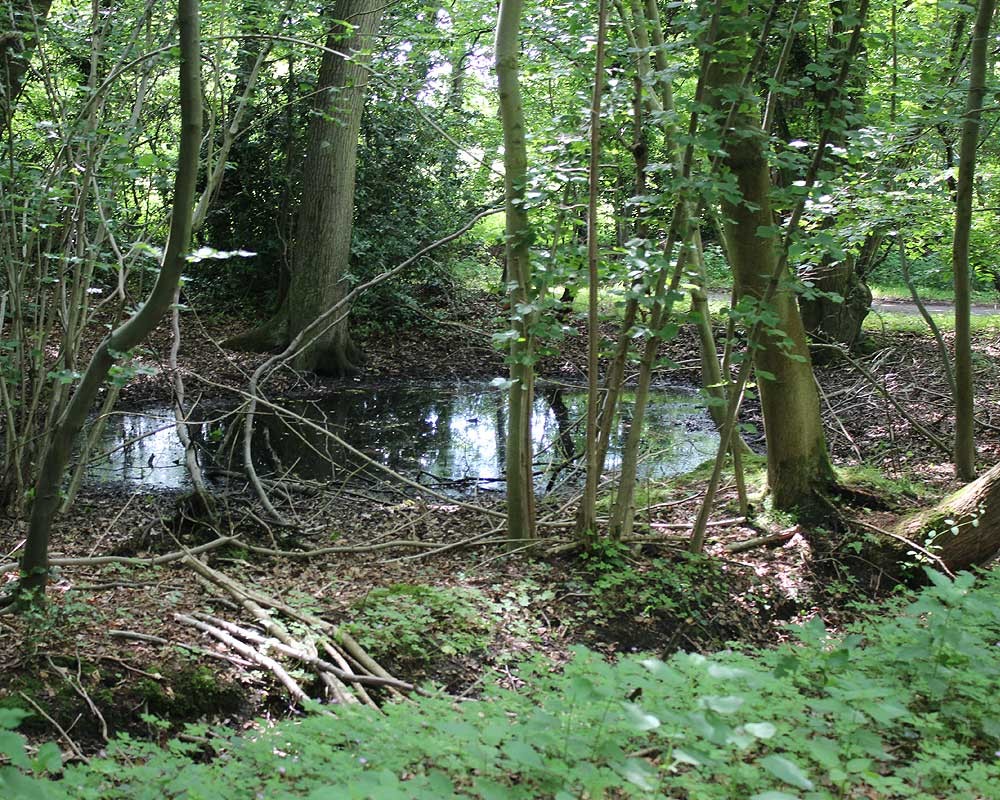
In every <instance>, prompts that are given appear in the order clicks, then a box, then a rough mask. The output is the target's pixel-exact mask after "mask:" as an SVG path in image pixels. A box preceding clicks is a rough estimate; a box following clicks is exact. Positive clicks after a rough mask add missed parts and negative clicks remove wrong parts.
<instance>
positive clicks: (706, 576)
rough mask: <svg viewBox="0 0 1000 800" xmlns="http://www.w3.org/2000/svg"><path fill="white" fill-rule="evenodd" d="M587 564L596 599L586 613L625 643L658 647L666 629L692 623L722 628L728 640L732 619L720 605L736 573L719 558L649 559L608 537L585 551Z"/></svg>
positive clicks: (684, 555)
mask: <svg viewBox="0 0 1000 800" xmlns="http://www.w3.org/2000/svg"><path fill="white" fill-rule="evenodd" d="M583 564H584V578H585V580H586V581H587V582H588V583H589V585H590V595H591V598H592V601H591V604H590V607H589V608H588V610H587V612H586V614H587V616H588V617H589V618H590V619H591V620H592V621H593V622H594V623H595V624H597V625H598V626H600V627H604V628H607V629H609V630H610V631H611V632H613V633H616V636H618V638H619V639H620V643H621V644H624V645H636V644H637V645H638V646H640V647H644V648H645V647H656V646H659V645H660V644H666V642H667V639H666V638H665V637H664V636H662V635H660V634H661V633H663V632H665V631H667V630H668V629H669V630H670V631H674V632H676V631H677V630H679V629H680V628H681V627H684V626H691V625H695V626H699V627H701V628H702V629H703V630H704V631H709V629H715V628H718V631H717V632H718V633H719V634H720V635H719V637H718V638H719V643H720V644H721V643H722V642H724V641H725V639H726V634H727V632H728V628H729V620H728V619H727V618H726V615H725V614H723V613H721V609H719V608H718V606H719V604H720V603H721V602H722V601H723V599H724V598H728V597H730V596H731V595H732V593H733V589H734V587H733V580H734V576H732V575H728V574H726V573H725V572H724V571H723V569H722V567H721V566H720V564H719V563H718V562H717V561H714V560H712V559H710V558H707V557H704V556H699V555H692V554H688V553H679V554H677V555H675V556H673V557H671V558H669V559H667V558H653V559H646V558H641V557H636V556H634V555H633V554H632V551H631V549H630V548H629V547H628V546H627V545H623V544H621V543H618V542H613V541H607V540H604V541H598V542H597V543H595V544H594V546H593V547H592V548H591V549H590V550H589V551H588V552H587V553H585V554H584V556H583ZM710 617H711V622H709V620H708V618H710ZM637 624H638V626H639V627H637ZM643 626H644V627H643ZM735 632H736V631H732V633H735ZM618 634H620V635H618Z"/></svg>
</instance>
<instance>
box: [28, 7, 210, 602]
mask: <svg viewBox="0 0 1000 800" xmlns="http://www.w3.org/2000/svg"><path fill="white" fill-rule="evenodd" d="M198 5H199V4H198V0H179V2H178V11H177V20H178V26H179V28H180V53H181V59H180V100H181V139H180V149H179V153H178V158H177V175H176V178H175V181H174V197H173V208H172V213H171V219H170V233H169V235H168V238H167V246H166V251H165V253H164V255H163V263H162V264H161V266H160V273H159V275H158V276H157V279H156V283H155V284H154V286H153V289H152V291H151V292H150V294H149V297H148V298H147V299H146V302H145V303H144V304H143V305H141V306H140V307H139V309H138V310H137V311H136V312H135V314H133V315H132V316H131V317H130V318H129V319H128V320H127V321H126V322H125V323H124V324H122V325H121V326H120V327H118V328H116V329H115V330H113V331H112V332H111V333H110V334H109V335H108V337H107V338H106V339H104V341H103V342H101V344H100V345H98V347H97V350H96V351H95V352H94V355H93V357H92V358H91V360H90V363H89V364H88V365H87V369H86V371H85V372H84V373H83V376H82V377H81V379H80V383H79V385H78V386H77V387H76V390H75V391H74V393H73V397H72V398H71V399H70V401H69V404H68V406H67V407H66V411H65V412H64V413H63V415H62V416H61V417H60V419H59V421H58V423H57V424H56V427H55V430H54V431H53V432H52V435H51V438H50V440H49V445H48V448H47V449H46V451H45V455H44V457H43V459H42V465H41V469H40V470H39V474H38V479H37V480H36V482H35V498H34V504H33V506H32V509H31V520H30V522H29V527H28V537H27V541H26V542H25V547H24V555H23V557H22V559H21V572H22V579H21V583H20V585H19V587H18V588H19V592H20V593H21V594H22V595H24V592H25V591H31V590H42V589H44V587H45V583H46V579H47V573H48V552H49V540H50V535H51V529H52V520H53V518H54V516H55V514H56V511H57V509H58V507H59V500H60V497H59V495H60V489H61V487H62V481H63V477H64V475H65V472H66V466H67V464H68V463H69V459H70V454H71V453H72V449H73V442H74V440H75V439H76V436H77V434H78V433H79V432H80V429H81V428H82V427H83V424H84V422H85V421H86V419H87V414H88V413H89V412H90V410H91V408H92V407H93V405H94V400H95V399H96V398H97V395H98V393H99V391H100V389H101V387H102V386H103V385H104V383H105V381H106V380H107V377H108V372H109V370H110V369H111V367H112V366H113V365H114V363H115V361H117V360H118V359H119V358H120V357H121V354H122V353H126V352H128V351H129V350H131V349H132V348H133V347H135V346H136V345H138V344H139V343H141V342H142V341H143V340H144V339H145V338H146V337H147V336H148V335H149V334H150V333H152V331H153V330H154V329H155V328H156V326H157V324H158V323H159V321H160V319H161V318H162V317H163V315H164V314H165V313H166V311H167V309H168V308H169V307H170V304H171V303H172V302H173V299H174V292H175V290H176V288H177V284H178V282H179V281H180V278H181V273H182V271H183V268H184V265H185V264H186V261H185V260H184V255H185V251H186V250H187V249H188V247H189V245H190V242H191V212H192V208H193V206H194V197H195V187H196V182H197V177H198V149H199V146H200V143H201V117H202V102H201V63H200V62H201V54H200V49H201V48H200V33H199V25H198V14H199V8H198Z"/></svg>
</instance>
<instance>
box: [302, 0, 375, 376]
mask: <svg viewBox="0 0 1000 800" xmlns="http://www.w3.org/2000/svg"><path fill="white" fill-rule="evenodd" d="M385 7H386V6H385V3H383V2H380V0H338V2H337V4H336V5H335V6H334V9H333V12H332V14H333V19H334V20H337V22H336V26H335V28H334V29H333V30H332V31H331V32H330V34H329V37H328V38H327V43H326V46H327V48H328V50H327V51H325V52H324V53H323V61H322V64H321V66H320V71H319V81H318V86H317V89H318V94H317V102H316V106H315V108H314V110H313V115H312V118H311V120H310V122H309V135H308V143H307V145H306V156H305V162H304V164H303V183H302V201H301V206H300V207H299V215H298V223H297V224H296V229H295V247H294V251H293V255H292V275H291V284H290V286H289V289H288V301H287V325H288V327H287V336H288V340H291V339H292V338H294V337H295V336H296V334H298V333H299V331H301V330H303V329H304V328H306V327H307V326H308V325H309V324H310V323H312V322H313V321H314V320H315V319H316V318H317V317H319V316H320V315H321V314H322V313H323V312H324V311H325V310H326V309H328V308H330V307H331V306H332V305H334V304H335V303H337V302H338V301H340V299H341V298H342V297H343V296H344V295H345V294H346V293H347V290H348V288H349V287H348V282H347V279H346V275H347V272H348V267H349V265H350V258H351V234H352V231H353V227H354V178H355V173H356V168H357V152H358V133H359V131H360V128H361V113H362V111H363V109H364V103H365V97H366V91H365V87H366V86H367V84H368V78H369V74H370V71H369V70H368V69H367V64H368V61H369V56H368V55H367V51H369V50H370V48H371V45H372V39H373V37H374V36H375V34H376V31H377V30H378V27H379V23H380V22H381V19H382V14H383V12H384V10H385ZM340 20H349V25H348V24H345V23H343V22H340ZM342 54H349V56H350V58H344V57H343V55H342ZM331 322H332V324H330V325H329V326H328V327H327V328H326V330H324V331H322V332H319V333H318V335H315V336H312V337H310V338H311V339H312V341H311V343H308V344H306V345H305V346H304V347H303V348H302V349H301V350H300V351H299V353H298V355H297V356H296V357H295V359H294V361H293V364H294V366H295V367H296V368H297V369H303V370H313V371H315V372H320V373H323V374H326V375H347V374H351V373H354V372H357V371H358V369H359V367H360V364H361V351H360V350H359V349H358V348H357V347H356V346H355V344H354V342H353V341H352V340H351V335H350V332H349V330H348V327H347V314H346V312H345V314H343V315H341V316H340V317H339V318H338V319H335V320H332V321H331Z"/></svg>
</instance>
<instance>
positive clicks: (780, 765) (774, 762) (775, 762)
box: [758, 755, 813, 791]
mask: <svg viewBox="0 0 1000 800" xmlns="http://www.w3.org/2000/svg"><path fill="white" fill-rule="evenodd" d="M758 763H759V764H760V765H761V766H762V767H763V768H764V769H766V770H767V771H768V772H770V773H771V774H772V775H773V776H774V777H775V778H777V779H778V780H779V781H784V782H785V783H787V784H789V785H791V786H796V787H798V788H799V789H805V790H806V791H812V788H813V782H812V781H811V780H809V778H808V777H807V776H806V774H805V772H803V771H802V769H801V768H800V767H799V765H798V764H796V763H795V762H794V761H789V760H788V759H787V758H785V757H784V756H778V755H770V756H765V757H764V758H762V759H761V760H760V761H759V762H758Z"/></svg>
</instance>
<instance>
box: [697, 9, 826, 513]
mask: <svg viewBox="0 0 1000 800" xmlns="http://www.w3.org/2000/svg"><path fill="white" fill-rule="evenodd" d="M731 24H732V25H733V27H731V28H730V34H729V35H730V36H733V37H734V38H733V39H730V46H733V47H736V48H739V47H740V45H739V42H741V41H743V39H744V38H745V34H743V33H742V32H740V31H739V30H738V29H737V28H738V22H736V21H734V22H733V23H731ZM740 61H741V59H735V60H734V59H733V58H731V57H729V58H727V59H725V60H722V59H717V60H715V61H714V63H713V68H712V70H711V73H710V81H709V83H710V85H711V86H712V88H713V91H712V95H713V103H714V104H715V105H716V107H718V108H727V107H728V103H727V101H726V100H725V99H724V97H725V96H726V94H727V93H729V95H730V96H731V93H732V92H733V91H734V90H737V89H738V87H740V86H741V81H742V74H741V71H740V66H739V64H740ZM733 128H734V130H733V131H732V133H731V135H730V136H729V137H728V139H727V142H726V151H727V155H726V158H725V165H726V167H727V168H728V169H729V171H730V172H731V173H732V175H733V177H735V178H736V181H737V184H738V187H739V197H740V198H741V199H740V200H739V201H738V202H734V201H733V199H732V197H731V196H730V195H726V196H725V199H723V201H722V212H723V213H722V216H723V219H724V229H725V236H726V241H727V243H728V245H729V257H730V259H731V261H732V267H733V273H734V274H733V280H734V291H735V292H736V296H737V297H738V298H743V297H747V296H748V297H751V298H754V299H756V300H760V299H762V298H763V297H764V296H765V294H766V293H767V291H768V284H769V282H770V281H771V276H772V275H775V274H776V271H777V268H778V266H779V262H778V253H777V251H776V249H775V242H776V240H775V238H774V236H773V235H771V236H762V235H761V231H774V230H775V219H774V214H773V213H772V211H771V176H770V171H769V168H768V163H767V158H766V156H765V152H764V142H765V136H764V133H763V131H761V129H760V125H759V124H758V122H757V118H756V109H755V107H754V106H753V105H752V104H751V103H750V102H749V100H748V102H747V103H746V104H745V105H744V106H742V108H741V111H740V112H739V113H737V114H736V115H735V117H734V119H733ZM786 277H789V276H783V279H782V281H781V282H780V283H779V284H778V286H777V291H776V292H775V293H774V297H773V299H772V301H771V304H770V308H767V309H762V311H763V312H764V313H768V314H772V315H773V324H769V325H768V326H767V327H768V328H769V329H770V330H768V331H767V332H766V333H765V335H764V337H763V341H762V342H761V345H760V347H759V349H758V350H757V351H756V352H755V353H754V354H753V358H754V368H755V370H756V375H757V389H758V392H759V394H760V402H761V410H762V412H763V416H764V432H765V435H766V438H767V474H768V484H769V488H770V492H771V495H772V498H773V502H774V505H775V507H776V508H779V509H792V508H795V507H807V506H809V505H811V504H812V502H813V500H814V495H815V492H816V491H817V489H821V488H822V487H824V486H827V485H829V484H831V483H832V482H833V480H834V476H833V469H832V467H831V465H830V460H829V457H828V455H827V450H826V438H825V435H824V432H823V420H822V417H821V415H820V405H819V395H818V393H817V390H816V382H815V379H814V377H813V371H812V362H811V361H810V357H809V347H808V344H807V342H806V333H805V329H804V327H803V325H802V317H801V316H800V315H799V309H798V306H797V304H796V302H795V296H794V294H793V292H792V291H791V290H790V288H789V285H788V283H789V281H787V280H785V279H784V278H786Z"/></svg>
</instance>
